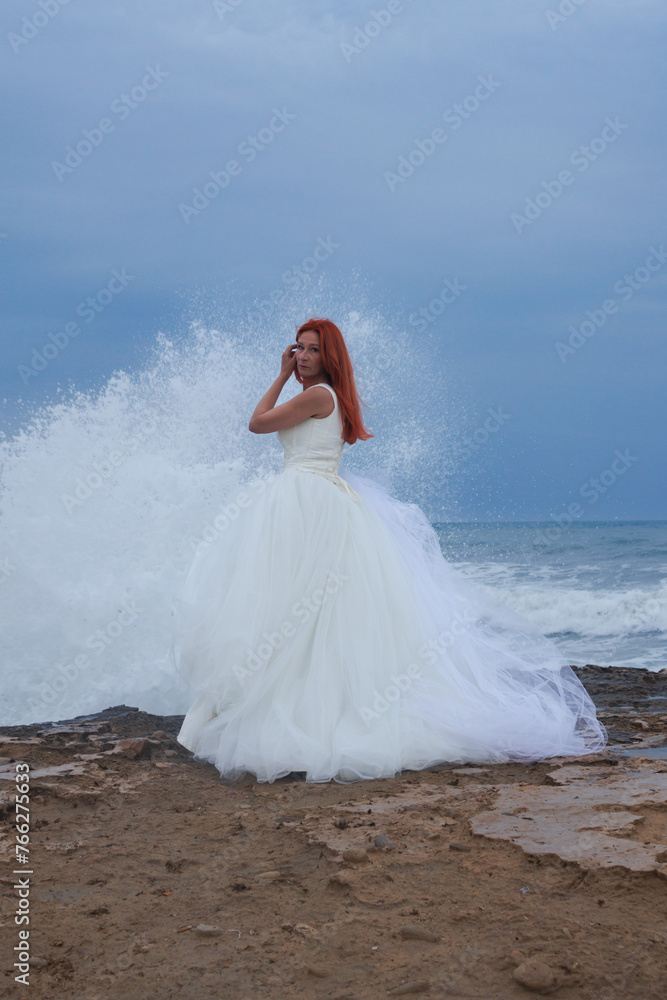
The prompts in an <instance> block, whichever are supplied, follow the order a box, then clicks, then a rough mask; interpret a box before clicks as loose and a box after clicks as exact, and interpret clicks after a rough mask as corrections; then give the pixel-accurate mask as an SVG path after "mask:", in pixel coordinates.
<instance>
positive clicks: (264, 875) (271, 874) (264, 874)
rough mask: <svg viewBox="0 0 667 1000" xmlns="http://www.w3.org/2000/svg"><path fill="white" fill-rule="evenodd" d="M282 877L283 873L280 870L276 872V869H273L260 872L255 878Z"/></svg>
mask: <svg viewBox="0 0 667 1000" xmlns="http://www.w3.org/2000/svg"><path fill="white" fill-rule="evenodd" d="M282 877H283V873H282V872H276V871H274V872H260V873H259V875H257V878H263V879H266V880H269V879H275V878H282Z"/></svg>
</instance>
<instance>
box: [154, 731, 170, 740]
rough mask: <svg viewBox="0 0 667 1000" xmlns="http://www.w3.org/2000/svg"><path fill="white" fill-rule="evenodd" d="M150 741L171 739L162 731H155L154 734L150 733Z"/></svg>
mask: <svg viewBox="0 0 667 1000" xmlns="http://www.w3.org/2000/svg"><path fill="white" fill-rule="evenodd" d="M151 739H152V740H169V739H171V737H170V735H169V733H165V731H164V729H156V730H155V732H154V733H151Z"/></svg>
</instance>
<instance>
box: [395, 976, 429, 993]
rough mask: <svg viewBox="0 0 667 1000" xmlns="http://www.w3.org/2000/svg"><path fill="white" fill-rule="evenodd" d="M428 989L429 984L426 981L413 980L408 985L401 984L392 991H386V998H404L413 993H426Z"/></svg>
mask: <svg viewBox="0 0 667 1000" xmlns="http://www.w3.org/2000/svg"><path fill="white" fill-rule="evenodd" d="M430 988H431V984H430V982H429V981H428V979H413V980H411V981H410V982H409V983H403V984H402V985H401V986H396V987H395V988H394V989H393V990H388V991H387V996H390V997H405V996H409V995H411V994H413V993H427V992H428V991H429V990H430Z"/></svg>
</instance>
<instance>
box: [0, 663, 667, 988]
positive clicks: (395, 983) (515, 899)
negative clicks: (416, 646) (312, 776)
mask: <svg viewBox="0 0 667 1000" xmlns="http://www.w3.org/2000/svg"><path fill="white" fill-rule="evenodd" d="M577 672H578V674H579V676H580V678H581V680H582V681H583V683H584V684H585V685H586V687H587V689H588V690H589V692H590V693H591V695H592V697H593V698H594V700H595V703H596V705H597V706H598V711H599V716H600V718H601V720H602V721H603V722H604V724H605V725H606V727H607V729H608V732H609V737H610V740H609V746H608V747H607V748H606V749H605V750H604V751H603V752H601V753H599V754H594V755H587V756H583V757H580V758H554V759H552V760H549V761H541V762H536V763H525V764H518V763H508V764H485V765H483V766H482V765H475V766H473V765H466V766H463V767H462V766H459V765H455V764H452V765H449V764H443V765H438V766H437V767H435V768H431V769H429V770H424V771H417V772H409V771H405V772H403V773H402V774H401V775H400V776H398V777H396V778H393V779H382V780H377V781H368V782H360V783H357V784H353V785H340V784H336V783H334V782H331V783H329V784H327V785H324V784H320V785H311V784H308V783H305V782H303V781H301V780H298V779H297V778H296V777H289V778H283V779H281V780H279V781H276V782H274V783H273V784H271V785H269V784H258V783H257V782H256V780H255V779H254V778H253V777H252V776H249V775H246V776H245V777H244V778H242V779H241V780H240V781H238V782H229V781H225V780H221V779H220V776H219V774H218V772H217V771H216V770H215V768H214V767H213V766H212V765H210V764H204V763H201V762H199V761H195V760H194V759H193V758H192V755H191V754H190V753H189V752H188V751H186V750H185V749H184V748H183V747H181V746H180V745H179V744H178V743H177V742H176V739H175V737H176V734H177V733H178V730H179V728H180V724H181V721H182V717H181V716H168V717H164V716H155V715H150V714H147V713H146V712H142V711H139V710H137V709H136V708H132V707H128V706H124V705H121V706H116V707H115V708H110V709H107V710H106V711H104V712H100V713H98V714H97V715H95V716H94V717H86V718H80V719H71V720H66V721H64V722H60V723H57V724H56V723H47V724H36V725H32V726H17V727H7V726H5V727H1V728H0V755H2V756H1V759H0V808H1V809H2V817H1V818H2V829H1V836H0V858H1V860H2V882H3V887H2V899H3V910H2V913H3V915H2V924H1V927H0V935H1V942H2V944H1V947H2V958H3V963H2V974H3V979H2V980H1V981H0V989H2V995H7V996H12V997H16V998H22V997H25V998H28V997H31V998H33V997H34V998H40V1000H42V998H44V1000H47V998H48V1000H60V998H63V997H65V996H77V997H80V998H82V1000H107V998H109V1000H112V998H113V1000H116V998H117V997H119V996H122V997H123V998H124V1000H135V998H136V1000H139V998H140V997H141V998H144V997H150V998H153V997H159V998H160V1000H167V998H171V997H173V998H176V997H178V998H188V1000H190V998H192V1000H195V998H197V1000H199V998H202V1000H212V998H214V997H223V996H224V997H230V998H231V997H233V998H235V1000H236V998H239V1000H245V998H251V997H253V998H254V997H266V998H271V1000H273V998H282V997H285V998H287V997H290V998H291V997H306V998H310V997H312V998H320V997H321V998H327V1000H329V998H333V1000H343V998H349V1000H352V998H355V1000H366V998H368V1000H370V998H376V997H383V996H404V995H406V996H407V995H420V994H424V995H428V996H429V997H443V998H444V997H447V998H461V1000H463V998H485V1000H512V998H521V997H526V996H529V995H530V994H531V993H532V994H534V995H539V994H546V995H551V994H557V995H558V997H559V998H562V1000H617V998H618V1000H635V998H641V1000H658V998H660V1000H662V998H663V997H664V993H665V986H664V984H665V982H666V981H667V960H666V958H665V954H666V949H665V944H666V943H667V812H666V810H665V805H666V803H667V671H663V672H661V673H650V672H648V671H644V670H634V669H622V668H615V667H607V668H602V667H597V666H590V665H589V666H586V667H581V668H577ZM17 762H26V763H27V764H29V767H30V775H31V777H30V782H29V783H30V789H31V791H30V827H31V830H30V870H31V871H32V874H31V875H30V925H29V926H30V938H29V951H30V972H29V983H30V985H29V986H27V985H25V986H23V985H21V984H20V983H16V982H15V981H14V975H15V969H14V968H13V962H14V961H15V957H14V956H15V952H14V950H13V949H14V948H15V946H16V945H17V943H18V927H17V925H16V923H15V921H14V913H15V911H16V908H17V899H18V897H17V889H16V888H15V885H16V881H17V878H18V876H17V875H15V874H14V870H15V869H16V868H17V867H18V865H17V862H16V856H15V849H16V845H15V842H16V833H17V831H16V830H15V829H14V825H15V819H16V817H15V805H14V789H15V775H16V764H17Z"/></svg>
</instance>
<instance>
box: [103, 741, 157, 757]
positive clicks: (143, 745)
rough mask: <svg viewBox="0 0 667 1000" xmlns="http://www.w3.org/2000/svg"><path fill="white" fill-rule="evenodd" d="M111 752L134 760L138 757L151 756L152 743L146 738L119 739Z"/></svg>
mask: <svg viewBox="0 0 667 1000" xmlns="http://www.w3.org/2000/svg"><path fill="white" fill-rule="evenodd" d="M110 752H111V753H113V754H119V755H120V756H122V757H128V758H129V759H130V760H134V759H136V758H137V757H150V755H151V745H150V743H149V742H148V740H144V739H128V740H118V742H117V743H116V746H115V747H114V748H113V750H112V751H110Z"/></svg>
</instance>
